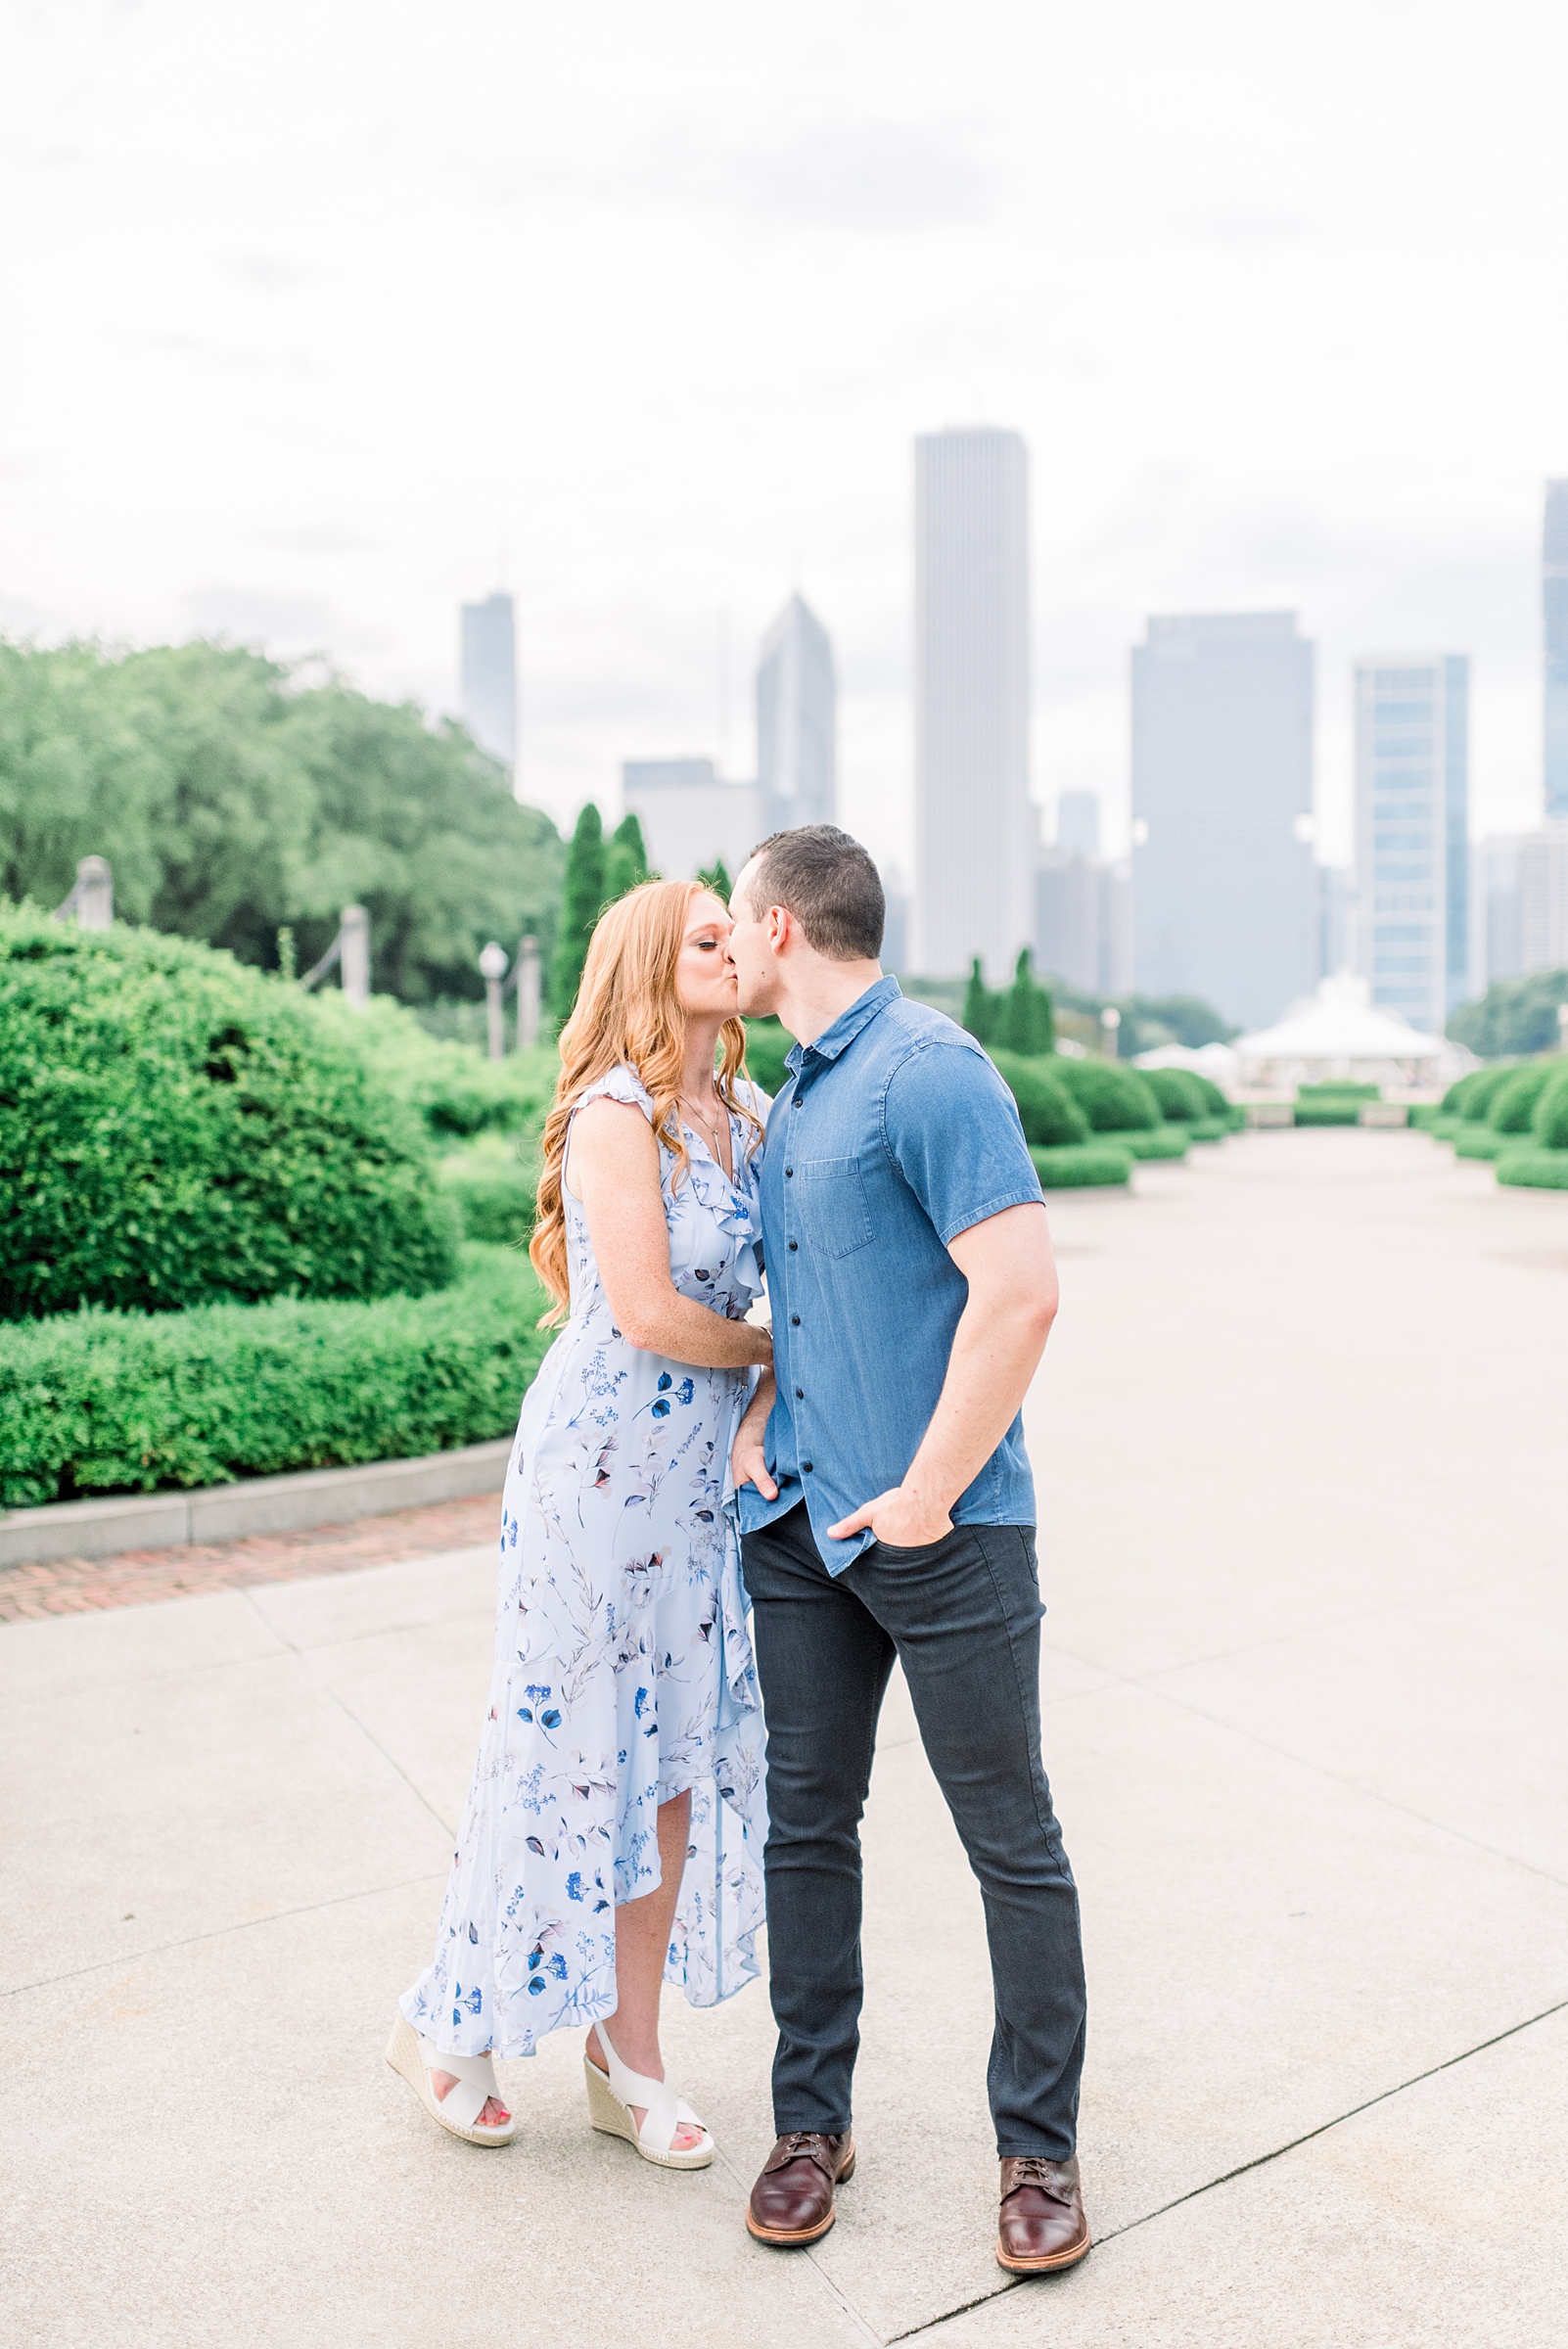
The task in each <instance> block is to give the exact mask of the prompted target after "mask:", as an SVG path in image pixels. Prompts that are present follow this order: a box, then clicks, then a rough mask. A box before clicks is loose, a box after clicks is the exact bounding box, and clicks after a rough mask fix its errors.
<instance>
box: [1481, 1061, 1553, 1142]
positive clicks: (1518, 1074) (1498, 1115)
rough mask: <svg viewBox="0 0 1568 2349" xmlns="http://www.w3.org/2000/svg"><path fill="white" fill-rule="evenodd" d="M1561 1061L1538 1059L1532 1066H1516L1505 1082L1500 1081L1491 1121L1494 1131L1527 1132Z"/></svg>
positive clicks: (1493, 1099)
mask: <svg viewBox="0 0 1568 2349" xmlns="http://www.w3.org/2000/svg"><path fill="white" fill-rule="evenodd" d="M1559 1066H1560V1064H1559V1063H1558V1062H1556V1061H1551V1060H1538V1061H1536V1062H1535V1063H1534V1064H1533V1065H1532V1066H1530V1067H1527V1068H1523V1069H1515V1070H1514V1072H1513V1075H1512V1076H1511V1077H1510V1078H1509V1080H1508V1082H1507V1083H1506V1084H1499V1087H1498V1089H1497V1091H1496V1092H1495V1093H1494V1094H1493V1096H1492V1113H1491V1116H1490V1119H1489V1120H1488V1123H1489V1124H1490V1126H1491V1128H1492V1130H1493V1132H1494V1133H1528V1132H1529V1131H1530V1130H1531V1127H1532V1124H1533V1122H1534V1119H1535V1114H1536V1103H1537V1102H1538V1101H1539V1100H1540V1098H1541V1096H1542V1094H1543V1093H1544V1092H1545V1089H1546V1087H1547V1085H1548V1084H1549V1083H1550V1082H1551V1081H1552V1079H1553V1078H1554V1077H1555V1076H1556V1074H1557V1070H1558V1067H1559Z"/></svg>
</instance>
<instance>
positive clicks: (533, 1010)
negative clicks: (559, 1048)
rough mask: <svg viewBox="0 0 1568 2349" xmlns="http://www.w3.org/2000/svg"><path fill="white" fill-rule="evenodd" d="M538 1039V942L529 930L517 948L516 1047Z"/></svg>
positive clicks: (526, 1045)
mask: <svg viewBox="0 0 1568 2349" xmlns="http://www.w3.org/2000/svg"><path fill="white" fill-rule="evenodd" d="M538 1040H539V942H538V940H537V939H536V938H535V937H534V936H533V933H532V932H531V931H530V933H529V935H528V937H527V938H525V939H524V940H523V942H522V944H520V945H519V947H518V950H517V1048H518V1050H519V1051H520V1052H526V1051H527V1050H528V1048H529V1046H530V1044H536V1043H537V1042H538Z"/></svg>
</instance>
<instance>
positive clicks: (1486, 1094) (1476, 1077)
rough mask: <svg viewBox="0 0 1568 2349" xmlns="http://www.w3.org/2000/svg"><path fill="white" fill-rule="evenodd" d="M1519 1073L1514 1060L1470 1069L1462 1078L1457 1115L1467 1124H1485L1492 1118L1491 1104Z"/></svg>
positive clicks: (1488, 1123) (1500, 1061) (1517, 1065)
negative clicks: (1461, 1090) (1461, 1091)
mask: <svg viewBox="0 0 1568 2349" xmlns="http://www.w3.org/2000/svg"><path fill="white" fill-rule="evenodd" d="M1518 1074H1519V1064H1518V1062H1517V1061H1516V1060H1499V1061H1496V1062H1494V1064H1493V1065H1492V1067H1491V1068H1490V1069H1472V1070H1471V1072H1470V1074H1469V1076H1468V1077H1466V1078H1465V1079H1464V1081H1463V1082H1464V1086H1465V1091H1464V1098H1463V1100H1462V1101H1461V1102H1460V1104H1459V1115H1460V1116H1461V1117H1462V1118H1463V1120H1464V1122H1465V1124H1466V1125H1467V1126H1486V1125H1490V1123H1491V1120H1492V1104H1493V1102H1494V1101H1495V1100H1496V1099H1497V1097H1498V1095H1499V1093H1500V1092H1501V1090H1502V1088H1503V1086H1504V1085H1505V1084H1511V1083H1512V1082H1513V1080H1514V1078H1515V1077H1517V1076H1518Z"/></svg>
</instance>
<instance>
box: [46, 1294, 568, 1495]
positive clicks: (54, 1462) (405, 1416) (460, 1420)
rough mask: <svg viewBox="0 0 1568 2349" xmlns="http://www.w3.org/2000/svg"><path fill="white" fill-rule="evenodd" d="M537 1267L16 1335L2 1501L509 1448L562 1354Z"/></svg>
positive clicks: (129, 1316)
mask: <svg viewBox="0 0 1568 2349" xmlns="http://www.w3.org/2000/svg"><path fill="white" fill-rule="evenodd" d="M547 1302H548V1300H547V1299H546V1297H545V1294H544V1291H543V1289H542V1288H541V1287H540V1285H539V1282H538V1281H537V1279H536V1278H535V1276H534V1272H533V1268H532V1267H531V1266H530V1263H529V1261H528V1259H527V1257H525V1256H522V1255H519V1254H517V1253H516V1252H514V1251H512V1250H510V1249H503V1248H466V1249H465V1250H464V1251H463V1267H462V1278H461V1280H460V1281H459V1283H458V1285H457V1286H455V1287H453V1288H450V1289H447V1290H445V1291H444V1292H443V1293H441V1294H439V1295H438V1296H433V1297H419V1298H408V1297H389V1298H384V1299H381V1300H379V1301H378V1302H377V1303H375V1304H373V1305H308V1304H297V1303H294V1302H293V1301H279V1302H275V1303H273V1304H271V1305H254V1306H236V1305H216V1306H204V1307H198V1308H196V1309H194V1310H193V1311H191V1312H189V1313H150V1314H138V1313H100V1312H87V1313H69V1314H63V1315H60V1316H59V1317H58V1318H56V1319H54V1320H51V1321H43V1322H30V1323H22V1324H19V1325H17V1326H15V1327H12V1328H10V1329H4V1330H0V1502H3V1504H4V1505H5V1506H6V1507H7V1508H23V1507H27V1506H29V1505H32V1504H35V1503H38V1502H42V1501H52V1500H69V1499H74V1498H77V1497H82V1496H84V1495H93V1494H101V1493H150V1492H153V1491H154V1490H156V1488H158V1487H159V1486H161V1485H174V1486H191V1485H214V1484H226V1483H228V1482H230V1481H231V1480H233V1479H235V1478H237V1477H242V1476H279V1475H282V1474H284V1473H286V1472H287V1471H288V1470H290V1469H297V1468H336V1467H343V1466H346V1465H348V1464H350V1463H352V1462H354V1461H357V1460H386V1459H405V1458H417V1457H419V1456H421V1455H422V1454H424V1453H426V1452H432V1451H453V1450H455V1449H456V1448H457V1447H459V1446H460V1445H464V1444H479V1443H483V1442H484V1441H485V1439H486V1438H489V1437H494V1436H505V1435H510V1433H511V1431H512V1429H513V1427H514V1425H515V1424H516V1421H517V1413H518V1405H519V1403H520V1400H521V1398H522V1395H523V1392H524V1389H525V1388H526V1387H527V1386H528V1384H529V1381H530V1379H531V1377H532V1376H533V1373H534V1371H535V1370H536V1369H537V1368H538V1365H539V1363H540V1361H541V1360H542V1359H543V1357H544V1354H545V1351H546V1349H547V1347H548V1345H549V1342H550V1339H549V1333H548V1332H546V1331H543V1330H541V1329H539V1327H538V1326H537V1324H538V1319H539V1315H540V1313H542V1312H543V1311H544V1308H545V1305H546V1303H547Z"/></svg>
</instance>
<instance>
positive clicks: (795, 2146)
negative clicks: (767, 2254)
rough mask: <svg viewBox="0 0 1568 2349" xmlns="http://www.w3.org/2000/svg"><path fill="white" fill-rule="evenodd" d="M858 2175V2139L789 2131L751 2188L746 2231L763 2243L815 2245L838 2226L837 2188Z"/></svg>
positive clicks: (747, 2206)
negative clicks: (835, 2211) (835, 2212)
mask: <svg viewBox="0 0 1568 2349" xmlns="http://www.w3.org/2000/svg"><path fill="white" fill-rule="evenodd" d="M853 2170H854V2140H853V2137H849V2136H845V2137H817V2136H814V2135H813V2134H812V2132H811V2131H810V2130H808V2129H791V2130H787V2131H786V2132H785V2134H784V2136H782V2137H781V2138H780V2139H779V2141H778V2142H777V2144H776V2145H775V2146H774V2147H773V2150H772V2152H771V2153H770V2154H769V2155H768V2157H767V2159H766V2161H765V2162H764V2163H763V2164H762V2174H761V2177H760V2178H759V2179H758V2181H757V2184H756V2185H755V2186H754V2187H753V2188H752V2198H751V2200H750V2201H749V2202H748V2203H747V2205H746V2227H747V2232H748V2233H749V2234H755V2235H756V2237H757V2239H758V2241H759V2242H760V2243H786V2244H787V2243H814V2242H815V2240H816V2238H817V2236H818V2235H819V2234H826V2233H827V2231H828V2229H829V2228H830V2227H831V2226H832V2224H833V2188H835V2187H836V2186H842V2185H843V2184H844V2181H845V2180H846V2178H849V2177H851V2176H852V2175H853Z"/></svg>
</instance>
